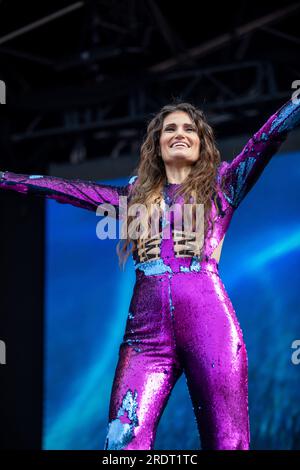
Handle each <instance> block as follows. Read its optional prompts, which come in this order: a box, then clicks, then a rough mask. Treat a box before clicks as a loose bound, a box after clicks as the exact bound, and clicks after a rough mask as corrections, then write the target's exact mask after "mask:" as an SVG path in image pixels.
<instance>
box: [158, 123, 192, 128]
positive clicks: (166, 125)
mask: <svg viewBox="0 0 300 470" xmlns="http://www.w3.org/2000/svg"><path fill="white" fill-rule="evenodd" d="M168 126H176V122H169V123H168V124H165V126H164V127H168ZM184 126H192V127H193V126H194V127H195V124H193V123H191V122H185V123H184Z"/></svg>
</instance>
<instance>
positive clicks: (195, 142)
mask: <svg viewBox="0 0 300 470" xmlns="http://www.w3.org/2000/svg"><path fill="white" fill-rule="evenodd" d="M159 143H160V150H161V156H162V159H163V161H164V163H165V165H168V166H177V167H183V166H191V165H193V164H194V163H195V162H196V161H197V160H198V159H199V150H200V139H199V136H198V129H197V127H196V125H195V123H194V122H193V121H192V119H191V118H190V116H189V114H187V113H186V112H184V111H174V112H173V113H170V114H168V115H167V116H166V117H165V119H164V121H163V127H162V130H161V134H160V139H159Z"/></svg>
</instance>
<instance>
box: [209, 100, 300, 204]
mask: <svg viewBox="0 0 300 470" xmlns="http://www.w3.org/2000/svg"><path fill="white" fill-rule="evenodd" d="M297 101H298V102H297ZM299 123H300V100H296V99H295V102H293V100H292V99H291V100H290V101H288V102H287V103H285V104H284V105H283V106H282V107H281V108H280V109H279V110H278V111H277V112H276V113H275V114H273V115H272V116H271V117H270V118H269V119H268V120H267V122H266V123H265V124H264V125H263V126H262V127H261V128H260V129H259V131H258V132H256V133H255V134H254V135H253V136H252V137H251V139H250V140H249V141H248V142H247V144H246V145H245V147H244V148H243V150H242V152H241V153H240V154H239V155H237V156H236V157H235V158H234V159H233V160H232V161H231V162H230V163H227V162H222V163H221V165H220V167H219V174H218V178H219V182H220V183H222V184H223V194H224V196H225V198H226V200H227V201H228V203H229V204H230V206H231V207H233V208H234V209H236V208H237V207H238V206H239V204H240V203H241V201H242V200H243V199H244V197H245V196H246V194H247V193H248V192H249V191H250V189H251V188H252V187H253V185H254V184H255V183H256V181H257V179H258V178H259V176H260V175H261V173H262V172H263V170H264V168H265V167H266V165H267V164H268V162H269V161H270V159H271V157H272V156H273V155H274V154H275V153H276V152H277V150H278V149H279V147H280V145H281V144H282V143H283V142H284V140H285V139H286V137H287V135H288V132H289V131H291V130H292V129H294V127H296V126H297V124H299Z"/></svg>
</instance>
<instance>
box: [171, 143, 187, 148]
mask: <svg viewBox="0 0 300 470" xmlns="http://www.w3.org/2000/svg"><path fill="white" fill-rule="evenodd" d="M173 147H186V148H189V146H188V145H187V144H185V143H183V142H176V143H175V144H172V145H171V148H173Z"/></svg>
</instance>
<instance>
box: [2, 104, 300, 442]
mask: <svg viewBox="0 0 300 470" xmlns="http://www.w3.org/2000/svg"><path fill="white" fill-rule="evenodd" d="M299 121H300V105H299V103H297V102H296V100H294V102H293V100H290V101H288V102H287V103H286V104H284V105H283V106H282V107H281V108H280V109H279V110H278V111H277V112H276V113H275V114H273V115H272V116H271V117H270V118H269V119H268V121H267V122H266V123H265V124H264V125H263V127H262V128H261V129H260V130H259V131H258V132H257V133H256V134H254V135H253V137H252V138H251V139H250V140H249V141H248V143H247V144H246V146H245V147H244V149H243V150H242V152H241V153H240V154H239V155H238V156H237V157H235V158H234V159H233V161H232V162H231V163H227V162H222V163H221V162H220V155H219V152H218V150H217V148H216V146H215V142H214V135H213V131H212V129H211V127H210V126H209V125H208V124H207V122H206V119H205V116H204V115H203V113H202V111H200V110H199V109H197V108H195V107H194V106H192V105H190V104H188V103H178V104H173V105H168V106H165V107H163V108H162V109H161V110H160V111H159V112H158V114H157V115H156V116H155V117H154V118H153V119H152V120H151V122H150V123H149V125H148V128H147V136H146V139H145V141H144V143H143V145H142V147H141V159H140V164H139V166H138V169H137V175H136V176H134V177H132V178H131V179H130V181H129V182H128V184H127V185H126V186H123V187H113V186H108V185H99V184H97V183H94V182H91V181H80V180H72V181H70V180H65V179H61V178H55V177H50V176H42V175H29V176H28V175H21V174H15V173H11V172H8V171H5V172H2V173H1V174H0V187H1V188H3V189H13V190H15V191H18V192H23V193H28V192H30V193H34V194H38V195H42V196H45V197H49V198H52V199H56V200H57V201H59V202H63V203H69V204H72V205H75V206H78V207H81V208H85V209H89V210H93V211H95V210H96V209H97V206H98V205H99V204H101V203H110V204H112V205H113V206H114V208H115V209H116V214H117V216H120V210H119V201H120V196H128V198H129V206H128V213H129V208H130V207H131V206H132V207H133V204H136V203H143V204H145V206H146V208H147V211H148V212H149V210H150V209H149V208H150V207H153V204H157V203H160V204H161V205H160V207H161V208H162V210H161V212H160V214H159V215H160V218H159V233H158V234H157V233H155V236H152V237H151V236H148V237H142V236H140V238H139V239H137V240H135V239H134V238H133V236H132V237H131V236H130V233H128V234H127V238H126V239H125V242H123V244H122V245H121V244H120V246H121V248H120V246H118V252H119V257H120V260H122V261H123V262H124V260H126V258H127V256H128V254H129V253H130V251H131V252H132V254H133V258H134V262H135V268H136V283H135V286H134V291H133V296H132V299H131V303H130V307H129V313H128V318H127V323H126V330H125V334H124V337H123V341H122V343H121V345H120V349H119V360H118V364H117V368H116V372H115V377H114V382H113V387H112V393H111V400H110V410H109V423H108V429H107V431H108V432H107V437H106V441H105V449H124V450H125V449H126V450H130V449H153V446H154V439H155V434H156V429H157V425H158V423H159V420H160V417H161V415H162V412H163V410H164V408H165V406H166V403H167V401H168V398H169V396H170V393H171V390H172V388H173V387H174V385H175V383H176V381H177V380H178V378H179V377H180V375H181V374H182V372H184V373H185V375H186V379H187V385H188V388H189V393H190V396H191V399H192V403H193V409H194V412H195V417H196V420H197V425H198V429H199V434H200V437H201V444H202V448H203V449H244V450H246V449H249V445H250V430H249V416H248V360H247V352H246V347H245V344H244V341H243V336H242V331H241V328H240V325H239V322H238V320H237V318H236V314H235V311H234V308H233V306H232V303H231V301H230V299H229V297H228V294H227V292H226V290H225V287H224V285H223V283H222V280H221V279H220V277H219V273H218V264H219V259H220V254H221V248H222V243H223V241H224V237H225V234H226V231H227V229H228V226H229V223H230V220H231V218H232V215H233V213H234V211H235V209H236V208H237V207H238V206H239V204H240V203H241V201H242V200H243V198H244V197H245V196H246V194H247V193H248V192H249V190H250V189H251V187H252V186H253V185H254V183H255V182H256V180H257V179H258V177H259V175H260V174H261V173H262V171H263V169H264V168H265V166H266V165H267V163H268V161H269V160H270V159H271V157H272V155H273V154H274V153H275V152H276V151H277V150H278V148H279V147H280V145H281V144H282V142H283V141H284V140H285V139H286V137H287V134H288V132H289V131H290V130H291V129H293V128H294V127H295V126H296V125H297V124H298V122H299ZM174 202H175V203H177V204H178V206H179V207H182V206H183V204H185V203H192V204H194V203H197V204H198V203H199V204H203V207H204V216H205V217H204V227H203V228H204V240H203V243H200V241H199V236H198V235H199V234H198V233H197V231H195V230H194V231H193V230H191V231H190V232H185V231H184V230H183V231H179V230H175V221H176V217H177V215H176V210H175V211H174V212H173V217H172V216H171V217H170V213H169V212H168V207H169V206H170V205H171V204H172V203H174ZM178 206H177V207H178ZM151 210H152V209H151ZM130 221H132V216H127V222H130ZM193 227H194V225H193ZM166 230H171V234H172V236H171V237H167V236H164V235H165V231H166ZM128 232H129V230H128ZM157 235H158V236H157ZM129 246H131V249H128V247H129Z"/></svg>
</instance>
